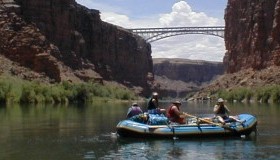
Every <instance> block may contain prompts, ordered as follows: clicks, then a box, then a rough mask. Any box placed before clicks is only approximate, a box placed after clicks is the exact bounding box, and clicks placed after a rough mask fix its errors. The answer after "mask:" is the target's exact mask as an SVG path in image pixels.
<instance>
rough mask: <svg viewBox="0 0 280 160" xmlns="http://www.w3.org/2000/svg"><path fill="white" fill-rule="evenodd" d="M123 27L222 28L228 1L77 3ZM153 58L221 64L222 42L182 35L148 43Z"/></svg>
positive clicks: (84, 0)
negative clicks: (218, 62) (98, 12)
mask: <svg viewBox="0 0 280 160" xmlns="http://www.w3.org/2000/svg"><path fill="white" fill-rule="evenodd" d="M76 1H77V2H78V3H80V4H82V5H84V6H86V7H87V8H90V9H97V10H99V11H100V15H101V19H102V20H103V21H105V22H109V23H112V24H115V25H118V26H121V27H123V28H128V29H131V28H145V27H191V26H224V23H225V22H224V10H225V8H226V5H227V0H184V1H183V0H76ZM151 46H152V57H153V58H184V59H192V60H207V61H220V62H221V61H222V60H223V56H224V55H225V52H226V50H225V42H224V39H222V38H220V37H216V36H210V35H190V34H186V35H181V36H174V37H169V38H165V39H162V40H159V41H155V42H152V43H151Z"/></svg>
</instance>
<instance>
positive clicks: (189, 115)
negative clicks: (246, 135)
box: [184, 113, 236, 131]
mask: <svg viewBox="0 0 280 160" xmlns="http://www.w3.org/2000/svg"><path fill="white" fill-rule="evenodd" d="M184 114H185V115H186V116H188V117H192V118H196V119H198V120H200V121H203V122H206V123H209V124H213V125H216V126H220V127H222V128H225V129H228V130H231V131H236V130H235V129H233V128H231V127H229V126H225V125H223V124H220V123H214V122H211V121H209V120H206V119H203V118H199V117H197V116H194V115H191V114H188V113H184Z"/></svg>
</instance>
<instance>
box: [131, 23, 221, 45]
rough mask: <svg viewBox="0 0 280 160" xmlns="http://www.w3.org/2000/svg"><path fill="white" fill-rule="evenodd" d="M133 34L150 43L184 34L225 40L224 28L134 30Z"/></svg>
mask: <svg viewBox="0 0 280 160" xmlns="http://www.w3.org/2000/svg"><path fill="white" fill-rule="evenodd" d="M129 30H130V31H131V32H133V33H135V34H138V35H140V36H143V37H144V38H145V40H147V41H148V42H154V41H157V40H160V39H164V38H167V37H171V36H177V35H183V34H206V35H213V36H218V37H221V38H224V30H225V27H224V26H213V27H212V26H211V27H169V28H133V29H129Z"/></svg>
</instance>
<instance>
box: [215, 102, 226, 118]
mask: <svg viewBox="0 0 280 160" xmlns="http://www.w3.org/2000/svg"><path fill="white" fill-rule="evenodd" d="M216 115H220V116H221V117H222V118H223V119H228V112H227V110H226V108H225V106H224V105H222V106H220V107H219V109H218V111H217V113H216Z"/></svg>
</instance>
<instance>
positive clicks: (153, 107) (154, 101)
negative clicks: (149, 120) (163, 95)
mask: <svg viewBox="0 0 280 160" xmlns="http://www.w3.org/2000/svg"><path fill="white" fill-rule="evenodd" d="M164 112H165V109H160V108H159V102H158V93H157V92H153V94H152V97H151V99H150V100H149V102H148V113H149V114H160V113H164Z"/></svg>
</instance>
